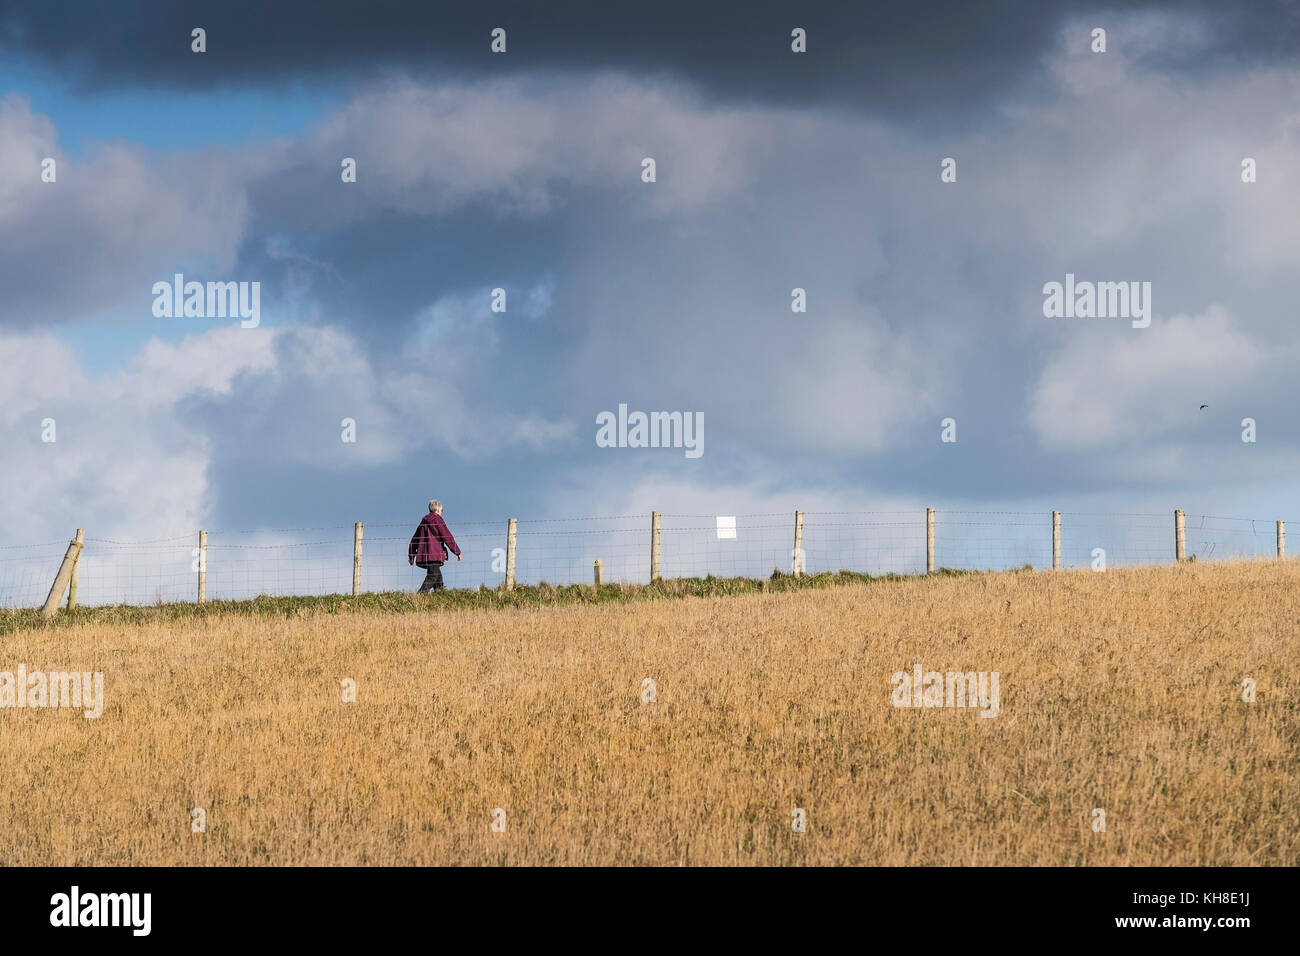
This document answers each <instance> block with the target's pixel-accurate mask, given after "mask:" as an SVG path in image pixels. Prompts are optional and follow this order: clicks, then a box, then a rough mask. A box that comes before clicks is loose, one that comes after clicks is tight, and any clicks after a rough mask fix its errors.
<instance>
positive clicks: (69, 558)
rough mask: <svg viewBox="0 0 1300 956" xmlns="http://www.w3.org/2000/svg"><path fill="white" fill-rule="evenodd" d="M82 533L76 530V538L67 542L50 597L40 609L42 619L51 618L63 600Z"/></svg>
mask: <svg viewBox="0 0 1300 956" xmlns="http://www.w3.org/2000/svg"><path fill="white" fill-rule="evenodd" d="M81 542H82V531H81V529H80V528H78V529H77V536H76V537H75V538H73V539H72V540H71V541H69V542H68V550H67V552H66V553H65V554H64V555H63V563H62V564H60V565H59V573H58V574H56V575H54V583H53V584H51V585H50V596H49V597H47V598H46V599H45V606H44V607H43V608H41V616H42V617H53V616H54V614H55V612H56V611H58V609H59V601H61V600H62V599H63V591H64V589H65V588H66V587H67V586H68V583H69V582H70V581H71V580H72V568H73V565H75V564H76V563H77V558H78V557H79V556H80V555H81Z"/></svg>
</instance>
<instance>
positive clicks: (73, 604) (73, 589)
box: [68, 528, 86, 611]
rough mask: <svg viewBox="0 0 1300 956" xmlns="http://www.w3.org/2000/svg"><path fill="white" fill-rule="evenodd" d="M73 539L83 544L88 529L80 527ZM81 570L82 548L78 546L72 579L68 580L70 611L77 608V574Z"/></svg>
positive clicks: (73, 563) (73, 562)
mask: <svg viewBox="0 0 1300 956" xmlns="http://www.w3.org/2000/svg"><path fill="white" fill-rule="evenodd" d="M73 540H75V541H76V542H77V544H81V543H82V542H84V541H85V540H86V529H85V528H78V529H77V537H76V538H74V539H73ZM80 570H81V549H80V548H78V549H77V556H76V557H75V558H73V559H72V579H71V580H70V581H69V582H68V610H69V611H75V610H76V609H77V576H78V572H79V571H80Z"/></svg>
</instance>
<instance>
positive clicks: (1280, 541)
mask: <svg viewBox="0 0 1300 956" xmlns="http://www.w3.org/2000/svg"><path fill="white" fill-rule="evenodd" d="M1277 556H1278V557H1279V558H1285V557H1286V522H1285V521H1282V520H1281V519H1278V522H1277Z"/></svg>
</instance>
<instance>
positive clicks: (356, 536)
mask: <svg viewBox="0 0 1300 956" xmlns="http://www.w3.org/2000/svg"><path fill="white" fill-rule="evenodd" d="M365 527H366V526H365V525H363V524H362V523H361V522H360V521H358V522H357V523H356V524H354V525H353V526H352V596H353V597H356V596H357V595H358V594H360V593H361V535H362V532H363V531H364V530H365Z"/></svg>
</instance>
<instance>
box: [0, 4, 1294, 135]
mask: <svg viewBox="0 0 1300 956" xmlns="http://www.w3.org/2000/svg"><path fill="white" fill-rule="evenodd" d="M613 6H614V5H612V4H609V3H605V2H599V3H592V2H548V3H537V2H534V0H526V2H525V0H519V2H511V3H501V2H496V3H459V4H454V5H453V4H443V3H424V4H415V3H409V2H400V3H397V2H391V0H369V2H339V0H327V2H322V0H286V2H279V3H274V4H269V3H265V2H263V0H234V2H231V0H221V2H217V3H209V2H201V3H187V4H171V3H161V2H153V3H147V2H138V0H137V2H116V3H111V4H100V3H61V4H30V3H23V2H8V0H6V2H3V3H0V54H2V55H5V56H9V57H28V58H32V59H35V60H37V61H39V62H43V63H45V64H47V65H49V66H53V67H56V68H58V69H59V70H60V71H63V72H65V73H66V74H67V75H69V76H70V77H71V78H73V79H74V81H76V82H79V83H82V84H85V85H86V86H88V87H95V88H100V87H105V86H108V87H123V86H138V87H146V88H160V87H176V88H206V87H220V86H232V85H257V84H264V83H274V82H277V81H289V80H293V81H302V80H310V79H313V78H317V79H325V78H327V79H329V80H330V81H332V82H338V81H340V80H343V81H345V82H346V81H347V80H348V79H349V78H353V77H355V78H356V79H364V78H367V77H373V76H375V75H379V74H386V73H391V72H400V73H402V74H406V75H415V76H421V75H428V76H451V77H455V78H458V79H472V78H474V77H476V76H480V75H487V74H491V75H500V74H502V73H510V72H523V71H536V70H561V71H572V72H586V71H592V70H599V69H617V70H622V71H628V72H633V73H651V74H661V75H662V74H666V75H668V76H671V77H673V78H675V79H679V80H685V81H687V82H691V83H696V84H699V85H700V86H702V87H703V88H705V89H709V90H711V91H713V92H715V93H716V94H718V95H721V96H726V97H729V98H740V99H759V100H767V101H774V102H780V103H792V104H797V103H800V102H816V103H833V104H839V105H843V106H846V107H851V108H855V109H864V110H868V111H873V112H880V113H882V114H887V115H890V116H894V117H898V116H909V115H912V114H914V113H916V112H918V111H919V112H921V113H923V114H933V113H935V112H947V111H950V110H954V109H956V110H957V111H958V114H959V115H960V113H961V112H962V111H963V110H962V108H966V109H965V110H964V112H965V113H966V114H967V115H969V113H970V110H969V107H971V106H972V105H978V104H982V103H987V102H990V101H991V100H992V99H993V98H995V97H996V95H997V93H998V92H1000V91H1002V90H1003V89H1005V88H1006V87H1007V86H1008V85H1010V84H1012V83H1015V82H1017V81H1020V80H1023V79H1024V77H1025V75H1026V74H1028V73H1031V72H1033V71H1035V70H1038V69H1040V68H1041V66H1042V64H1041V62H1040V61H1041V57H1042V56H1043V53H1044V50H1046V49H1048V48H1049V47H1050V42H1049V41H1050V40H1051V35H1052V33H1053V31H1055V30H1056V29H1057V28H1058V27H1059V26H1060V24H1061V23H1062V22H1063V21H1064V20H1065V19H1067V18H1068V17H1071V16H1074V15H1076V14H1081V13H1084V12H1086V13H1088V14H1089V16H1090V17H1091V18H1092V19H1095V20H1097V21H1098V24H1099V25H1104V22H1105V19H1106V16H1107V11H1108V10H1114V11H1116V12H1117V13H1118V12H1126V13H1131V12H1133V11H1134V10H1141V9H1146V10H1150V11H1152V12H1157V13H1166V12H1170V11H1173V12H1183V13H1185V14H1186V15H1187V17H1188V18H1189V19H1193V20H1204V21H1205V22H1207V23H1208V24H1209V27H1210V29H1209V32H1208V45H1207V46H1206V47H1204V48H1198V49H1195V50H1188V51H1187V52H1186V53H1185V54H1181V55H1180V54H1177V53H1174V54H1170V53H1168V52H1165V53H1163V54H1161V56H1162V57H1164V58H1165V59H1163V60H1162V61H1161V62H1160V63H1158V64H1154V63H1153V66H1157V67H1158V68H1160V69H1162V70H1166V71H1168V70H1177V69H1184V68H1185V69H1194V70H1196V71H1198V72H1199V73H1201V74H1204V72H1205V71H1206V70H1208V69H1213V68H1215V67H1216V66H1225V67H1243V66H1244V67H1251V66H1259V65H1263V64H1266V63H1268V62H1270V61H1273V60H1275V59H1277V58H1279V57H1285V58H1294V57H1295V56H1296V55H1297V50H1298V49H1300V44H1298V43H1297V40H1300V10H1298V9H1297V6H1296V4H1295V3H1294V2H1293V0H1272V2H1259V3H1252V4H1249V5H1226V4H1220V3H1215V2H1210V0H1204V2H1184V3H1158V2H1157V3H1148V4H1145V5H1144V4H1130V3H1125V4H1117V5H1112V6H1110V7H1106V6H1101V7H1099V6H1098V5H1097V4H1094V3H1086V4H1085V3H1082V2H1074V0H1066V2H1060V3H1043V2H1041V0H1007V2H1002V3H997V4H981V3H972V2H967V0H951V2H935V3H929V4H925V5H921V4H898V3H874V4H868V3H860V4H859V3H838V2H834V3H833V2H812V3H774V2H753V3H746V4H743V5H733V4H718V3H699V2H694V0H692V2H686V0H655V2H650V3H639V4H638V3H627V4H620V5H618V8H617V9H613ZM195 26H202V27H204V28H205V29H206V30H207V35H208V53H207V54H206V55H205V56H202V57H199V56H195V55H193V54H192V53H191V52H190V49H189V35H190V30H191V29H192V28H193V27H195ZM497 26H503V27H505V28H506V29H507V30H508V31H509V40H510V44H509V52H508V53H507V55H505V56H493V55H491V54H490V53H489V52H488V40H489V33H490V31H491V30H492V29H493V28H494V27H497ZM794 26H800V27H803V28H805V29H806V30H807V31H808V36H809V49H810V53H809V55H807V56H792V55H790V52H789V49H790V48H789V43H790V30H791V28H792V27H794ZM1111 42H1112V44H1121V45H1122V43H1123V37H1118V36H1117V37H1112V38H1111ZM1080 43H1081V44H1086V43H1087V37H1086V35H1085V36H1081V37H1080ZM1170 57H1172V59H1170Z"/></svg>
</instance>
